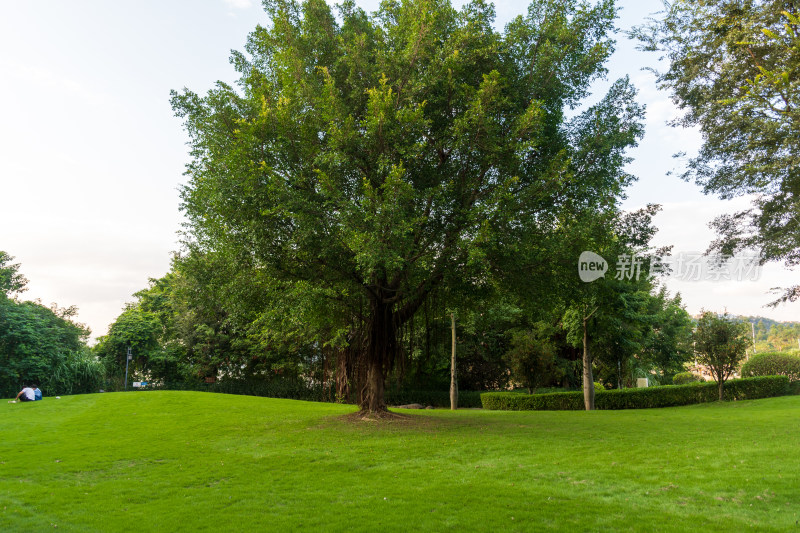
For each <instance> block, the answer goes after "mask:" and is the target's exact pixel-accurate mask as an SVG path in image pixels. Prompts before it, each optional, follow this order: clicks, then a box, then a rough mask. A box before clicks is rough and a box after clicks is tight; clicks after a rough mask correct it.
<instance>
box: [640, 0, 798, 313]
mask: <svg viewBox="0 0 800 533" xmlns="http://www.w3.org/2000/svg"><path fill="white" fill-rule="evenodd" d="M665 6H666V10H665V11H664V13H663V14H662V15H663V16H662V17H660V18H658V19H656V20H653V21H652V23H651V24H649V25H647V26H645V27H642V28H639V29H638V30H637V31H636V32H635V35H636V36H637V37H639V38H640V39H641V40H642V41H643V44H644V48H645V49H647V50H653V51H660V52H662V53H663V54H664V57H665V58H666V59H667V60H668V62H669V67H668V69H666V70H664V71H662V72H658V73H657V76H658V77H657V81H658V83H659V85H660V87H661V88H662V89H665V90H668V91H670V93H671V94H672V99H673V101H674V102H675V103H676V104H677V106H678V107H679V108H680V109H682V110H683V111H685V114H684V115H683V116H682V117H681V118H679V119H678V120H676V121H675V122H674V124H675V125H678V126H683V127H694V126H697V127H699V128H700V131H701V133H702V135H703V145H702V147H701V149H700V152H699V153H698V155H697V156H696V157H694V158H692V159H691V160H690V161H689V164H688V167H687V169H686V171H685V173H684V178H685V179H694V180H695V181H696V182H697V183H698V184H699V185H701V186H702V187H703V190H704V191H705V192H706V193H709V194H710V193H714V194H718V195H720V196H721V197H722V198H726V199H727V198H733V197H735V196H741V195H753V202H752V207H751V208H750V209H748V210H745V211H742V212H737V213H731V214H727V215H724V216H721V217H719V218H717V219H716V220H715V221H714V222H713V224H712V225H713V227H714V228H715V229H716V231H717V234H718V239H717V240H716V241H715V242H714V243H712V246H711V247H710V249H711V250H713V251H718V252H722V253H723V254H728V255H730V254H733V253H735V252H737V251H739V250H742V249H755V250H757V251H758V252H760V253H761V256H762V258H763V260H764V261H773V260H779V261H784V262H785V264H786V265H787V266H790V267H794V266H797V265H798V264H800V217H798V215H799V214H800V196H799V195H800V173H798V168H800V159H798V158H800V107H798V105H799V104H800V90H798V89H799V88H800V34H798V30H799V28H798V23H799V22H800V21H798V18H797V17H798V14H800V13H799V12H798V7H799V6H798V3H797V2H795V1H792V0H745V1H730V0H704V1H694V0H676V1H674V2H671V3H669V4H666V3H665ZM798 297H800V288H799V287H798V286H795V287H792V288H789V289H788V290H787V291H786V292H785V294H784V297H783V298H782V299H783V300H786V299H789V300H795V299H796V298H798Z"/></svg>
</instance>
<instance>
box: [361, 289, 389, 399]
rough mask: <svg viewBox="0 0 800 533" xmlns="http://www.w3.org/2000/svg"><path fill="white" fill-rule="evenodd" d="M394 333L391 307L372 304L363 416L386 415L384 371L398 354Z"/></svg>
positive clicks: (378, 303) (363, 394) (362, 395)
mask: <svg viewBox="0 0 800 533" xmlns="http://www.w3.org/2000/svg"><path fill="white" fill-rule="evenodd" d="M395 329H396V324H395V322H394V315H393V313H392V305H391V304H384V303H383V302H380V301H377V300H373V302H372V309H371V316H370V317H369V324H368V337H367V346H366V350H365V351H366V353H365V356H366V367H367V379H366V383H364V390H363V393H362V394H361V403H360V405H359V407H361V411H362V412H363V413H382V412H385V411H386V401H385V399H384V392H385V389H384V378H385V375H384V371H385V369H386V368H388V366H389V364H390V361H391V360H392V355H393V353H394V350H395Z"/></svg>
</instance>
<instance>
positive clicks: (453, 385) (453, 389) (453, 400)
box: [450, 313, 458, 410]
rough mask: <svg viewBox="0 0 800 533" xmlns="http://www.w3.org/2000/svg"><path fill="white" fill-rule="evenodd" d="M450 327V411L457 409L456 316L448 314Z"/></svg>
mask: <svg viewBox="0 0 800 533" xmlns="http://www.w3.org/2000/svg"><path fill="white" fill-rule="evenodd" d="M450 325H451V328H452V330H453V349H452V353H451V354H450V409H451V410H456V409H458V381H456V315H455V313H451V314H450Z"/></svg>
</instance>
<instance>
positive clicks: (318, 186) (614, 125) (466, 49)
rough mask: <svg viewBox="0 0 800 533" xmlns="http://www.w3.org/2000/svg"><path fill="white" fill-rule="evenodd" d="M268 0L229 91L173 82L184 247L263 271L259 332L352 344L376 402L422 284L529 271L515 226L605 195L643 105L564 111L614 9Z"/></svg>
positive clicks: (569, 0)
mask: <svg viewBox="0 0 800 533" xmlns="http://www.w3.org/2000/svg"><path fill="white" fill-rule="evenodd" d="M265 7H266V10H267V12H268V14H269V16H270V19H271V26H270V27H268V28H265V27H259V28H257V29H256V31H255V32H254V33H253V34H251V36H250V38H249V41H248V45H247V52H248V53H249V57H247V56H245V55H244V54H241V53H234V55H233V63H234V65H235V66H236V68H237V69H238V70H239V72H240V73H241V76H242V77H241V79H240V81H239V90H238V91H237V90H235V89H234V88H233V87H230V86H228V85H226V84H223V83H218V84H217V87H216V88H215V89H214V90H212V91H211V92H209V93H208V95H206V96H205V97H200V96H198V95H196V94H194V93H192V92H190V91H184V92H183V93H182V94H177V93H174V94H173V99H172V103H173V107H174V109H175V111H176V113H177V114H178V115H179V116H180V117H182V118H184V119H185V123H186V128H187V130H188V132H189V134H190V136H191V146H192V156H193V161H192V163H191V164H190V165H189V166H188V175H189V183H188V185H187V186H186V187H185V189H184V191H183V202H184V203H183V208H184V210H185V212H186V214H187V216H188V218H189V221H190V228H191V239H192V242H193V246H194V247H195V249H199V250H203V251H207V250H216V251H223V250H225V251H226V253H230V254H231V255H232V256H233V257H247V258H248V261H251V262H252V264H253V266H254V268H255V269H257V270H259V271H261V272H263V274H262V276H263V279H267V280H270V283H271V288H270V289H269V298H268V299H269V300H270V303H268V304H266V306H267V307H269V306H272V307H275V308H278V309H281V310H283V311H284V312H283V313H282V315H283V316H282V317H278V316H275V315H274V314H273V315H272V319H273V320H271V321H270V320H267V319H264V320H262V324H263V325H264V327H265V328H267V329H269V330H270V331H269V332H268V334H267V336H269V335H271V336H281V335H296V334H297V331H299V330H303V331H305V332H306V335H305V338H306V339H310V340H313V341H314V342H317V343H318V344H319V345H326V346H339V347H341V346H349V347H350V348H351V349H354V350H355V351H356V354H357V358H358V364H359V365H362V366H363V367H364V368H366V380H365V382H364V383H363V388H362V394H361V395H360V404H361V407H362V410H363V411H368V412H379V411H383V410H385V404H384V379H385V376H386V374H387V373H388V372H389V371H390V370H391V369H392V368H393V365H394V362H395V359H396V354H397V349H398V338H397V332H398V330H399V329H400V328H401V327H402V326H403V325H404V324H406V323H407V322H408V321H409V320H411V318H412V317H413V316H414V315H415V314H416V313H417V311H418V310H419V309H420V308H421V306H422V305H423V304H424V302H425V301H426V300H427V299H428V298H429V297H430V295H431V294H432V293H434V292H435V291H437V290H439V289H440V288H441V287H448V288H449V289H453V288H455V287H466V288H467V289H468V288H469V287H475V286H480V285H482V284H487V283H489V281H490V279H489V278H490V276H491V275H492V274H493V273H494V272H495V271H497V270H498V269H501V265H502V269H505V270H507V269H508V262H509V261H511V262H514V261H516V268H517V269H518V270H522V269H523V268H524V265H523V264H521V262H522V261H527V260H529V259H530V257H529V256H527V255H526V254H525V253H518V252H521V251H522V250H523V247H522V246H520V243H521V242H522V240H521V239H522V237H521V236H525V238H528V239H530V238H531V237H530V236H531V235H546V234H547V233H548V232H549V231H551V230H552V228H553V227H554V226H555V224H556V220H557V218H558V216H559V214H561V213H563V212H564V211H566V210H570V211H572V212H574V211H577V210H581V209H583V210H593V209H597V210H600V209H602V208H604V207H606V206H609V205H615V203H616V197H617V196H618V195H619V194H620V191H621V188H622V186H623V184H624V183H627V182H628V181H629V179H630V176H628V175H627V174H625V173H624V172H623V171H622V170H621V168H622V165H623V164H624V162H623V161H622V160H623V159H624V158H623V157H622V156H621V155H620V154H621V153H622V152H624V150H625V149H626V148H628V147H629V146H631V145H633V144H635V142H636V139H637V138H638V136H639V135H640V133H641V125H640V121H641V118H642V109H641V108H640V107H639V106H637V105H636V103H635V102H634V100H633V97H634V90H633V89H632V87H630V84H629V83H628V81H627V80H620V81H618V82H617V83H615V84H614V85H613V87H612V89H611V91H610V92H609V94H608V96H607V97H606V98H605V99H603V100H602V101H601V103H599V104H598V105H596V106H593V107H592V108H591V109H589V110H587V111H586V112H584V113H582V114H580V115H579V116H578V117H576V118H574V119H571V120H567V119H566V117H565V108H574V107H575V106H576V105H577V104H578V103H579V101H580V100H581V99H582V98H584V97H585V96H586V95H587V94H588V88H589V84H590V82H591V81H592V80H594V79H595V78H597V77H598V76H601V75H603V74H604V72H605V71H604V68H603V62H604V61H605V60H606V59H607V58H608V56H609V55H610V53H611V51H612V49H613V41H612V40H611V39H610V38H609V37H608V35H609V33H610V32H611V30H612V28H613V25H612V23H613V19H614V17H615V15H616V10H615V8H614V6H613V2H612V1H611V0H602V1H600V2H599V3H598V4H597V5H595V6H590V5H588V4H586V3H578V2H576V1H575V0H541V1H536V2H534V3H533V4H531V6H530V7H529V9H528V13H527V15H526V16H520V17H517V18H516V19H514V20H513V21H512V22H511V23H509V24H508V25H507V27H506V30H505V32H504V33H498V32H496V31H495V30H494V29H493V28H492V23H493V19H494V10H493V7H492V6H491V5H488V4H486V3H484V2H483V1H482V0H475V1H473V2H471V3H469V4H467V5H466V6H465V7H464V8H463V9H462V10H461V11H456V10H454V9H453V8H452V6H451V5H450V3H449V1H448V0H403V1H392V0H387V1H385V2H383V3H382V4H381V7H380V9H379V10H378V11H377V12H376V13H374V14H371V15H368V14H367V13H365V12H364V11H363V10H361V9H359V8H357V7H356V6H355V4H354V2H352V1H350V0H348V1H345V2H344V3H343V4H342V5H341V6H340V8H339V15H338V17H336V16H334V14H333V13H332V12H331V9H330V7H329V6H328V4H327V3H325V2H324V1H323V0H307V1H306V2H303V3H300V2H297V1H294V0H268V1H266V2H265ZM543 257H546V256H543ZM539 259H540V260H541V259H543V258H539ZM492 265H493V266H494V267H495V270H492V269H491V268H490V266H492ZM287 314H288V317H287ZM265 315H269V313H266V314H265ZM296 316H302V317H303V320H295V317H296ZM267 317H268V316H267ZM295 328H296V329H295Z"/></svg>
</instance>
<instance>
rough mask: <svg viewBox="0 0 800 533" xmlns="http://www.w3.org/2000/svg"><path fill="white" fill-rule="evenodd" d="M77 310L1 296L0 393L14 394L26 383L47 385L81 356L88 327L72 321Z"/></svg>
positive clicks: (70, 379)
mask: <svg viewBox="0 0 800 533" xmlns="http://www.w3.org/2000/svg"><path fill="white" fill-rule="evenodd" d="M75 313H76V309H75V308H66V309H60V308H57V307H55V306H54V307H52V308H47V307H44V306H43V305H41V304H39V303H36V302H17V301H15V300H9V299H5V298H0V394H2V395H4V396H14V395H15V394H16V393H17V392H19V391H20V389H21V388H22V386H23V385H28V384H31V383H37V384H39V385H44V384H46V383H48V382H49V380H50V379H51V378H52V376H53V373H54V372H56V371H57V370H58V369H60V368H63V365H67V366H68V367H69V366H70V365H71V364H72V361H73V360H74V358H76V357H77V359H78V360H82V358H83V357H84V356H83V355H82V354H83V350H84V348H85V342H86V338H87V337H88V335H89V331H88V330H87V329H86V328H85V327H84V326H82V325H80V324H76V323H75V322H73V321H72V317H73V316H74V315H75ZM76 354H80V355H76ZM66 375H68V374H66ZM65 379H66V381H65V382H64V383H70V382H71V381H72V379H73V378H65ZM55 383H60V382H55ZM43 390H44V389H43ZM47 393H48V394H50V391H47Z"/></svg>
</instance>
